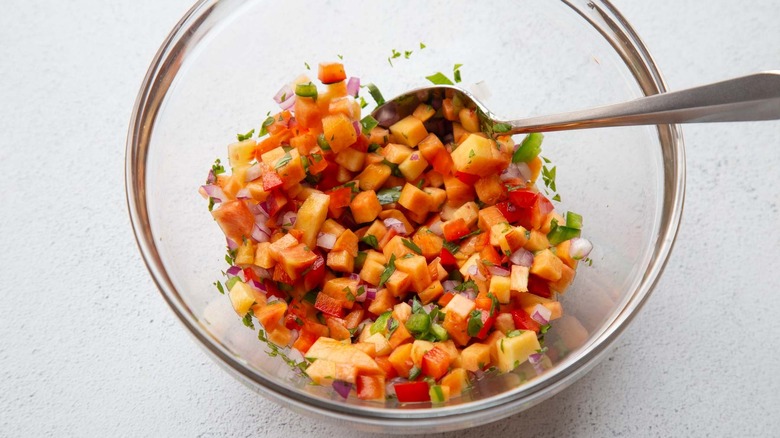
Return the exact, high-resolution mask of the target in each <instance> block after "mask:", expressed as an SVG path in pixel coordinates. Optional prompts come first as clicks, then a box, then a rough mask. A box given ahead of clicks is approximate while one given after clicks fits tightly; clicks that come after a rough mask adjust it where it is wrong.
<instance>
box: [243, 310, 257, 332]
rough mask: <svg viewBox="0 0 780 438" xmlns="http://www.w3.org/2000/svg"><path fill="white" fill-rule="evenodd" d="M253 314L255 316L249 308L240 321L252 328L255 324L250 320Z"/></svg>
mask: <svg viewBox="0 0 780 438" xmlns="http://www.w3.org/2000/svg"><path fill="white" fill-rule="evenodd" d="M253 316H255V312H253V311H252V309H249V311H248V312H246V315H244V317H243V318H241V322H242V323H244V325H245V326H247V327H249V328H251V329H252V330H254V329H255V324H254V323H253V322H252V317H253Z"/></svg>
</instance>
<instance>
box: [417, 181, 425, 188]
mask: <svg viewBox="0 0 780 438" xmlns="http://www.w3.org/2000/svg"><path fill="white" fill-rule="evenodd" d="M423 185H425V178H420V180H419V181H417V188H418V189H422V187H423Z"/></svg>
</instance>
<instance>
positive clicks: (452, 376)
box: [441, 368, 469, 395]
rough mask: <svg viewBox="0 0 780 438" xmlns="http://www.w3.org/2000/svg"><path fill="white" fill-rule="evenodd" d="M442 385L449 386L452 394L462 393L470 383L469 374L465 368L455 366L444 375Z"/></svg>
mask: <svg viewBox="0 0 780 438" xmlns="http://www.w3.org/2000/svg"><path fill="white" fill-rule="evenodd" d="M441 385H442V386H446V387H448V388H449V389H450V394H451V395H457V394H460V393H462V392H463V390H464V389H466V388H467V387H468V385H469V375H468V373H467V372H466V370H464V369H463V368H455V369H453V370H452V371H450V372H449V373H447V375H446V376H444V377H442V379H441Z"/></svg>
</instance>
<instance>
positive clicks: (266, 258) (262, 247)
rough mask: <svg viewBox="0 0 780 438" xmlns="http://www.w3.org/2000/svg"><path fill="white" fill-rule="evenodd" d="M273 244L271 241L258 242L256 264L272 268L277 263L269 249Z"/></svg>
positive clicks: (264, 267)
mask: <svg viewBox="0 0 780 438" xmlns="http://www.w3.org/2000/svg"><path fill="white" fill-rule="evenodd" d="M270 246H271V242H261V243H258V244H257V249H256V250H255V258H254V264H255V265H256V266H259V267H261V268H263V269H271V268H273V267H274V265H276V260H274V259H273V257H271V253H270V252H269V251H268V247H270Z"/></svg>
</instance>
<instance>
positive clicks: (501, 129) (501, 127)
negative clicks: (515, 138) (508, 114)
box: [493, 123, 512, 134]
mask: <svg viewBox="0 0 780 438" xmlns="http://www.w3.org/2000/svg"><path fill="white" fill-rule="evenodd" d="M510 129H512V125H510V124H509V123H496V124H495V125H493V132H497V133H499V134H503V133H505V132H509V130H510Z"/></svg>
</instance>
